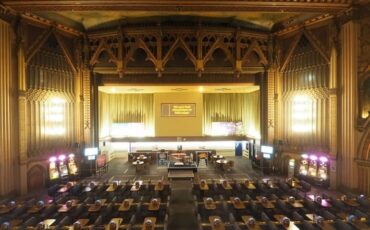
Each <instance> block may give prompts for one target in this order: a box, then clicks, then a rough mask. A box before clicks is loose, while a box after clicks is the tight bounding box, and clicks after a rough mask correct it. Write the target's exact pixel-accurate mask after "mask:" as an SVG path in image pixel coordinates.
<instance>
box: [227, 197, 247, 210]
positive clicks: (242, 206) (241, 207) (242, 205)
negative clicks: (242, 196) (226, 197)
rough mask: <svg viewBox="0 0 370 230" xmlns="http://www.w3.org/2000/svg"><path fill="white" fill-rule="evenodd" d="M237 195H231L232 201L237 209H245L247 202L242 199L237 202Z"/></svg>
mask: <svg viewBox="0 0 370 230" xmlns="http://www.w3.org/2000/svg"><path fill="white" fill-rule="evenodd" d="M235 198H236V197H230V201H231V203H232V204H233V206H234V208H235V209H245V204H244V202H243V201H242V200H240V202H238V203H236V202H235V200H234V199H235Z"/></svg>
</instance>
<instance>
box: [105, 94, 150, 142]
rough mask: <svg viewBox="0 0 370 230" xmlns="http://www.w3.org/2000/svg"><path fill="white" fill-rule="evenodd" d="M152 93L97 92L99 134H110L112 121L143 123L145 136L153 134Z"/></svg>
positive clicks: (106, 135)
mask: <svg viewBox="0 0 370 230" xmlns="http://www.w3.org/2000/svg"><path fill="white" fill-rule="evenodd" d="M153 98H154V97H153V94H108V93H103V92H99V136H100V138H104V137H109V136H111V131H112V124H113V123H144V126H145V136H154V103H153Z"/></svg>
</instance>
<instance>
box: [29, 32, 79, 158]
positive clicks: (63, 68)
mask: <svg viewBox="0 0 370 230" xmlns="http://www.w3.org/2000/svg"><path fill="white" fill-rule="evenodd" d="M26 79H27V91H26V98H27V111H29V113H28V127H29V128H28V129H27V130H28V144H27V146H28V148H27V149H28V156H29V157H35V156H38V155H44V154H52V153H55V152H56V151H63V150H64V151H67V150H68V149H69V148H71V147H72V146H73V143H74V142H75V139H76V137H75V135H76V133H75V130H74V127H75V112H74V111H75V105H74V103H75V94H74V90H75V89H74V75H73V71H72V69H71V68H70V65H69V63H68V62H67V58H66V57H65V56H64V54H63V51H62V50H61V48H60V47H59V44H58V42H57V41H56V40H55V39H54V37H53V36H51V37H50V38H49V40H48V41H46V43H45V44H44V45H43V47H41V49H40V50H39V51H38V52H37V53H36V54H35V55H34V56H33V57H32V59H31V60H30V62H29V64H28V65H27V70H26ZM58 111H59V112H58Z"/></svg>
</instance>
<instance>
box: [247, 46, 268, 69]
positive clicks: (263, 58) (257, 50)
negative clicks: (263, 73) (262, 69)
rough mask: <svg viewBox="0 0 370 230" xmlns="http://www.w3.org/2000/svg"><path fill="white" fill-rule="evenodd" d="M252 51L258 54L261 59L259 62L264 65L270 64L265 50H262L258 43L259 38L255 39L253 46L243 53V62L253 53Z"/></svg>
mask: <svg viewBox="0 0 370 230" xmlns="http://www.w3.org/2000/svg"><path fill="white" fill-rule="evenodd" d="M252 52H255V53H256V54H257V56H258V57H259V59H260V60H259V62H260V63H261V64H262V65H264V66H267V65H268V61H267V58H266V56H265V54H264V53H263V51H262V50H261V47H260V45H259V44H258V41H257V40H253V42H252V44H251V46H250V47H249V48H248V50H247V52H246V53H245V54H244V55H243V57H242V62H243V63H244V62H246V61H247V60H248V58H249V56H250V55H251V54H252Z"/></svg>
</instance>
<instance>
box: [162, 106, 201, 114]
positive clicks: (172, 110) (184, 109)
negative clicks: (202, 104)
mask: <svg viewBox="0 0 370 230" xmlns="http://www.w3.org/2000/svg"><path fill="white" fill-rule="evenodd" d="M161 116H162V117H195V116H196V114H195V103H176V104H175V103H162V104H161Z"/></svg>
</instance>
